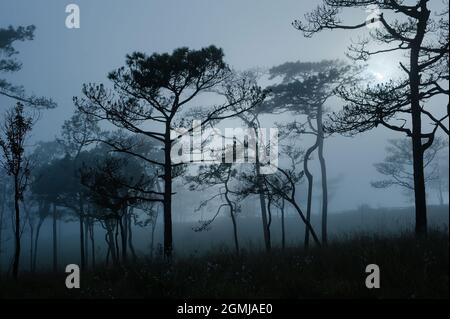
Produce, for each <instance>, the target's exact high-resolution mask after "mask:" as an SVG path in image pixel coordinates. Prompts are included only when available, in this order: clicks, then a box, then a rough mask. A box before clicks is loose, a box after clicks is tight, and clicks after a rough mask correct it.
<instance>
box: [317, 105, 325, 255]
mask: <svg viewBox="0 0 450 319" xmlns="http://www.w3.org/2000/svg"><path fill="white" fill-rule="evenodd" d="M322 107H323V106H322V105H320V106H319V107H318V109H317V138H318V143H319V148H318V155H319V162H320V174H321V180H322V244H323V245H325V246H326V245H327V242H328V185H327V166H326V163H325V157H324V155H323V146H324V145H323V144H324V140H325V137H324V132H323V123H322V113H323V110H322Z"/></svg>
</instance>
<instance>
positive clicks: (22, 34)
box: [0, 25, 56, 108]
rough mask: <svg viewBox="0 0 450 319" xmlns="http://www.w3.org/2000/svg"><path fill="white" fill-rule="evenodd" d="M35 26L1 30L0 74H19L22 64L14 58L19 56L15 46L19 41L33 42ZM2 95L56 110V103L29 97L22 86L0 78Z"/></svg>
mask: <svg viewBox="0 0 450 319" xmlns="http://www.w3.org/2000/svg"><path fill="white" fill-rule="evenodd" d="M35 29H36V28H35V26H33V25H30V26H27V27H22V26H20V27H17V28H14V27H12V26H9V27H8V28H6V29H5V28H0V73H8V72H17V71H19V70H20V69H21V68H22V64H21V63H20V62H19V61H18V60H17V59H15V58H14V56H15V55H17V54H18V52H17V50H16V49H15V48H14V46H13V44H14V42H17V41H27V40H33V38H34V31H35ZM0 95H4V96H7V97H9V98H12V99H14V100H17V101H20V102H22V103H24V104H25V105H30V106H34V107H40V108H54V107H56V103H55V102H53V101H52V100H51V99H48V98H45V97H36V96H27V95H26V94H25V90H24V89H23V87H22V86H16V85H13V84H11V83H9V82H8V81H6V80H5V79H1V78H0Z"/></svg>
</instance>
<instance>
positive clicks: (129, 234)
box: [127, 208, 137, 262]
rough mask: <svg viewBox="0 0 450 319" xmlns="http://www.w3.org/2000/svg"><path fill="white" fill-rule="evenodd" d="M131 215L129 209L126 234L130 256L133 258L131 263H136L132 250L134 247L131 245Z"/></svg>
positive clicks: (133, 250) (134, 252)
mask: <svg viewBox="0 0 450 319" xmlns="http://www.w3.org/2000/svg"><path fill="white" fill-rule="evenodd" d="M132 214H133V208H130V211H129V212H128V215H127V218H128V220H127V226H128V229H127V234H128V247H129V248H130V252H131V255H132V256H133V261H134V262H136V260H137V255H136V250H135V249H134V245H133V232H132V222H131V221H132V220H131V218H132Z"/></svg>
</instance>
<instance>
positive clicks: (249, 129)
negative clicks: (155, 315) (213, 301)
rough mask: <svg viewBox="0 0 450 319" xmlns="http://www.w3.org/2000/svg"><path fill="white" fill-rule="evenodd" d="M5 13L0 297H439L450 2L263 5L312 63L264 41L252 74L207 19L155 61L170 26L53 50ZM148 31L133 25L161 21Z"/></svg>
mask: <svg viewBox="0 0 450 319" xmlns="http://www.w3.org/2000/svg"><path fill="white" fill-rule="evenodd" d="M7 2H8V1H5V3H3V1H2V4H0V21H1V24H0V298H83V299H84V298H106V299H109V298H182V299H183V298H301V299H303V298H307V299H311V298H439V299H440V298H448V277H449V276H448V275H449V274H448V269H449V265H448V251H449V241H448V218H449V211H448V209H449V208H448V198H449V186H448V180H449V171H448V164H449V160H448V147H449V145H448V134H449V128H448V124H449V97H448V94H449V88H448V84H449V74H448V72H449V64H448V63H449V26H448V1H447V0H444V1H440V0H439V1H438V0H433V1H428V0H414V1H401V0H364V1H362V0H350V1H349V0H320V1H319V0H317V1H311V4H309V5H307V6H306V5H305V6H302V5H301V4H299V2H302V1H297V2H295V1H292V3H291V4H289V6H296V7H297V11H296V12H289V11H291V10H290V9H289V7H288V4H287V3H288V2H286V4H283V3H282V2H280V3H277V4H272V6H274V8H275V7H276V8H278V7H279V8H280V11H277V13H273V19H274V24H275V23H276V24H277V25H280V24H281V26H280V30H285V31H282V32H286V34H288V33H289V32H290V33H289V35H290V34H292V38H293V39H297V40H296V41H302V42H301V43H302V45H299V48H300V50H297V51H296V52H295V51H293V52H290V53H289V55H283V54H282V53H276V54H279V55H277V56H276V59H272V58H271V54H272V52H274V51H276V50H280V51H281V50H286V48H287V47H283V48H281V47H278V48H277V43H274V44H272V43H271V42H270V39H271V38H270V36H271V35H270V34H268V35H267V38H265V39H263V40H262V39H260V38H259V37H264V35H263V32H264V31H263V30H264V29H263V30H262V31H261V34H260V35H257V34H252V36H251V38H253V39H254V41H255V43H256V41H263V42H262V43H264V44H261V46H260V47H259V49H257V50H254V51H255V52H252V53H251V54H250V56H249V57H248V59H247V60H248V61H252V62H251V63H247V62H246V63H244V62H239V61H241V60H239V58H237V57H239V56H240V58H241V59H242V61H244V58H243V56H246V54H247V53H244V52H243V51H245V50H246V49H247V47H246V45H250V44H248V43H247V42H246V41H244V40H243V39H244V38H245V37H246V36H247V33H246V32H245V31H242V34H239V33H238V32H235V34H233V36H232V38H233V39H232V40H230V41H231V43H235V44H234V46H231V45H227V43H228V42H226V41H225V42H224V41H222V40H221V38H220V34H222V33H220V34H212V35H211V37H209V36H205V37H204V38H202V40H201V41H200V42H199V41H197V38H196V37H197V36H198V37H202V36H204V32H207V31H204V30H206V29H208V28H209V26H208V24H203V23H207V22H199V21H203V20H201V18H196V19H195V21H196V22H195V23H198V25H194V26H193V27H192V28H193V30H196V31H198V32H199V35H195V32H193V33H192V34H191V35H190V38H187V39H184V38H183V39H182V40H179V39H178V40H176V41H175V40H173V41H171V42H170V41H169V40H167V42H163V43H164V44H161V45H159V46H158V45H157V44H153V43H159V42H157V41H163V40H159V38H158V40H156V39H155V40H153V39H152V36H154V37H156V35H155V34H159V33H160V34H162V35H161V37H162V38H164V39H165V38H166V37H167V38H169V34H170V32H171V31H170V30H171V27H170V26H169V24H170V21H167V22H161V21H159V27H160V29H158V32H156V31H155V33H154V32H153V31H151V32H150V31H149V33H148V34H147V36H144V37H143V38H141V37H137V36H136V37H134V35H131V34H132V33H133V32H136V33H140V32H142V30H137V29H134V30H131V29H130V30H128V29H127V27H126V26H121V27H120V28H125V30H124V31H120V32H119V31H117V30H119V29H117V30H116V35H114V32H110V34H111V35H110V36H111V37H112V38H114V37H117V38H114V39H115V40H114V41H113V42H111V41H107V40H105V39H101V38H96V37H95V34H96V33H98V32H105V31H104V30H106V27H105V29H101V27H98V28H97V29H95V28H94V24H93V22H91V20H89V19H90V18H91V16H89V17H88V16H87V15H88V12H89V10H91V11H92V10H95V8H96V7H95V6H96V5H94V4H92V5H91V4H88V3H86V2H83V1H80V5H79V8H78V6H77V5H75V6H72V7H71V8H73V7H75V8H76V10H75V11H73V12H72V13H71V11H67V12H65V11H64V8H63V7H61V8H60V9H58V10H59V11H61V12H59V13H58V14H59V16H58V19H59V20H61V21H62V22H61V21H59V20H58V23H59V25H58V27H54V26H53V24H52V23H53V22H52V21H53V18H51V19H50V18H49V21H50V22H45V21H44V20H39V19H38V20H37V21H38V22H39V21H41V22H42V24H43V30H42V32H41V31H40V30H41V29H40V28H41V26H40V25H39V23H38V22H36V23H35V22H33V24H29V25H28V24H24V23H23V22H16V21H24V19H18V20H14V19H12V20H11V19H8V18H7V15H8V11H11V10H14V8H15V6H17V8H19V7H20V6H23V5H24V4H22V3H21V2H20V1H19V2H18V4H14V1H9V2H10V3H9V4H7ZM156 2H157V1H156ZM156 2H152V1H149V2H142V1H139V2H137V3H138V4H137V6H138V7H139V6H141V5H142V6H144V4H145V5H147V4H148V5H152V4H155V3H156ZM201 2H202V1H200V0H195V1H192V3H191V5H192V6H201V7H202V10H203V11H202V15H203V16H202V17H204V16H207V15H214V14H219V15H220V16H224V17H225V18H224V19H228V20H232V19H233V17H232V16H231V14H230V12H228V11H225V10H223V11H220V10H219V11H220V13H217V12H215V10H214V9H213V8H209V9H208V8H206V7H204V4H202V3H201ZM219 2H225V1H219ZM250 2H252V1H250ZM124 3H125V1H124ZM252 3H254V1H253V2H252ZM302 3H303V2H302ZM122 5H124V4H121V5H120V6H122ZM185 5H186V6H188V4H185ZM49 6H51V5H49ZM118 6H119V5H118ZM158 6H161V7H160V8H159V9H160V10H162V12H165V11H164V10H163V8H165V6H166V4H161V3H160V4H158ZM167 6H169V5H168V4H167ZM180 6H181V4H180ZM218 6H225V7H226V6H227V4H226V3H225V4H224V3H221V4H218ZM228 6H230V7H233V6H238V7H239V5H237V4H236V3H234V2H232V1H230V3H229V4H228ZM242 6H246V5H242ZM257 6H258V5H257ZM261 6H262V4H261ZM283 6H285V8H284V9H283ZM233 8H234V7H233ZM306 8H308V9H306ZM122 9H123V8H122ZM36 10H37V9H36ZM55 10H56V9H55ZM115 10H116V11H117V12H119V11H121V10H120V8H119V7H117V8H116V9H115ZM130 10H132V9H130ZM136 10H137V11H133V12H134V13H135V14H136V16H134V17H133V16H131V13H129V14H130V16H127V17H126V18H124V19H125V20H124V21H128V20H129V21H131V20H133V19H134V20H139V19H142V20H139V21H146V20H147V18H149V19H157V18H156V16H153V15H157V13H151V14H152V16H151V17H150V16H149V17H146V14H147V13H145V12H144V10H143V8H140V9H136ZM179 10H180V11H182V9H181V8H180V9H179ZM192 10H193V11H194V9H192ZM283 10H284V11H283ZM138 11H139V13H138ZM17 12H19V11H17ZM30 12H31V11H30ZM51 12H53V11H51ZM130 12H131V11H130ZM232 12H235V11H232ZM281 12H284V13H289V14H284V15H283V14H281ZM10 13H11V12H10ZM30 14H31V13H30ZM50 14H52V13H49V15H50ZM54 14H56V13H54ZM84 14H86V20H83V17H84ZM89 14H91V13H89ZM148 14H150V13H148ZM161 14H162V13H161ZM235 14H236V16H235V18H236V23H237V24H239V23H240V22H239V19H249V20H248V21H247V23H248V24H253V23H255V24H257V26H255V28H256V29H257V28H258V26H259V24H262V23H263V21H259V19H257V18H255V20H253V19H251V18H250V17H249V16H248V15H249V14H250V13H249V11H247V7H242V12H240V13H237V12H235ZM292 14H293V18H292V19H291V18H290V17H291V15H292ZM17 15H20V13H17ZM67 15H69V16H68V18H71V19H75V20H73V21H76V20H77V19H78V20H79V21H78V22H77V23H76V24H74V25H77V27H74V28H72V29H69V28H68V27H67V21H66V26H64V23H63V22H64V19H65V17H66V16H67ZM72 15H73V16H72ZM78 15H80V16H78ZM255 15H256V13H255ZM106 16H107V15H106ZM269 16H270V15H269ZM26 17H27V19H31V18H30V16H29V15H28V14H27V15H26ZM31 17H33V15H31ZM80 17H81V20H80ZM281 17H283V19H281ZM99 19H100V18H99ZM101 19H107V18H105V17H102V18H101ZM5 21H6V22H5ZM30 21H34V20H30ZM80 21H81V24H80ZM85 21H86V22H85ZM205 21H207V20H205ZM46 23H48V24H49V25H46ZM96 23H99V25H101V22H98V21H97V22H96ZM140 23H142V26H144V22H140ZM229 23H232V21H229ZM137 24H139V23H137ZM51 26H52V27H54V28H60V29H61V30H59V29H58V30H59V31H54V32H53V31H52V32H53V33H52V35H51V36H52V37H55V39H56V38H57V36H61V37H67V38H68V40H67V42H65V44H63V47H64V46H66V47H67V48H58V47H57V45H56V44H55V43H53V42H51V41H50V40H49V39H50V35H47V36H48V38H45V36H44V34H45V31H46V30H50V29H49V28H50V27H51ZM146 26H147V25H146ZM178 27H179V29H177V30H178V31H179V32H181V35H180V37H182V35H183V34H184V35H185V33H184V31H182V30H181V29H182V28H183V26H178ZM92 28H93V29H92ZM117 28H119V27H117ZM130 28H132V27H130ZM186 28H188V29H189V30H190V29H191V26H189V25H187V26H186ZM211 28H212V29H211V30H213V31H210V32H212V33H214V32H216V31H217V32H219V31H218V30H219V29H218V25H214V26H211ZM127 30H128V31H127ZM214 30H216V31H214ZM251 30H254V29H253V28H252V29H251ZM178 31H177V32H178ZM58 32H59V33H58ZM127 32H129V33H127ZM186 32H187V31H186ZM208 32H209V31H208ZM220 32H223V30H222V31H220ZM227 32H228V33H230V32H231V31H227ZM228 33H227V34H228ZM344 34H345V36H343V35H344ZM123 35H125V36H124V38H123V39H119V37H120V36H123ZM347 35H348V36H349V38H347ZM127 36H129V37H130V38H131V39H126V38H127ZM324 36H328V37H329V38H324ZM275 37H280V38H281V39H283V38H282V33H279V34H278V33H276V34H275ZM216 38H217V41H216V40H215V39H216ZM317 38H319V39H321V40H320V41H319V40H316V39H317ZM42 39H44V40H42ZM191 39H192V40H191ZM245 39H247V38H245ZM324 39H328V41H324ZM40 41H42V43H40ZM49 41H50V42H49ZM52 41H54V40H52ZM152 41H155V42H152ZM164 41H166V40H164ZM280 41H282V40H280ZM319 42H320V46H321V47H320V48H321V50H319V49H318V47H315V46H316V45H317V43H319ZM334 42H336V43H334ZM337 42H341V43H342V45H341V43H339V44H337ZM71 43H72V44H71ZM74 43H77V44H74ZM191 43H192V44H191ZM199 43H201V44H199ZM224 43H225V44H224ZM187 44H189V45H187ZM309 44H311V46H312V49H308V45H309ZM76 45H80V46H81V47H80V48H79V47H77V46H76ZM90 45H92V47H91V48H90V47H89V46H90ZM115 48H116V50H117V51H118V52H117V54H116V52H112V51H114V50H115ZM118 48H120V49H118ZM303 49H304V50H303ZM95 50H97V51H98V52H100V53H98V55H96V54H97V53H93V52H94V51H95ZM265 50H267V51H266V52H264V51H265ZM97 51H96V52H97ZM310 51H311V52H312V53H311V52H310ZM61 52H72V53H68V54H69V55H68V57H67V60H65V59H66V57H59V56H58V54H60V53H61ZM308 52H310V53H308ZM93 56H98V58H97V59H93V58H91V61H89V62H85V63H86V66H84V65H83V61H87V60H88V59H89V58H90V57H93ZM100 56H102V57H103V58H102V57H100ZM266 56H267V57H266ZM112 57H114V58H112ZM119 58H120V60H119ZM265 58H266V59H265ZM71 59H72V60H71ZM247 60H245V61H247ZM374 60H375V61H378V62H377V63H378V64H374V62H372V61H374ZM73 61H79V62H78V64H75V63H74V62H73ZM230 61H231V62H230ZM235 61H238V62H236V63H233V62H235ZM261 61H264V62H261ZM50 64H54V65H53V66H52V67H51V69H48V75H47V74H44V73H39V72H43V68H45V66H46V65H50ZM69 64H70V66H68V68H69V69H68V70H70V71H64V70H58V69H60V68H62V66H63V65H69ZM374 65H377V66H378V68H375V67H374ZM380 65H381V67H379V66H380ZM27 69H31V70H32V71H27ZM64 72H67V73H66V75H65V76H64V77H61V78H58V77H55V76H54V74H64ZM50 83H51V84H50ZM36 91H37V92H38V93H34V92H36ZM374 154H375V155H374ZM373 264H375V265H376V266H377V269H378V268H379V276H381V285H380V283H379V281H380V280H379V279H378V284H373V285H372V286H370V285H369V284H367V280H366V278H367V277H368V276H370V273H369V272H368V271H367V269H368V268H367V267H369V265H373ZM70 265H72V266H73V265H75V268H73V267H72V268H71V266H70ZM68 269H75V273H79V275H80V276H81V279H79V278H78V279H77V280H78V281H77V280H75V282H78V283H77V284H74V286H73V287H72V288H74V287H75V288H76V289H70V288H71V287H69V286H70V283H69V285H68V284H67V278H68V276H69V277H70V273H71V272H70V271H69V270H68ZM72 275H73V274H72ZM375 281H377V280H375Z"/></svg>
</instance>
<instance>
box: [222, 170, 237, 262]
mask: <svg viewBox="0 0 450 319" xmlns="http://www.w3.org/2000/svg"><path fill="white" fill-rule="evenodd" d="M230 176H231V169H230V170H229V171H228V176H227V180H226V181H225V200H226V201H227V205H228V207H229V209H230V217H231V222H232V223H233V239H234V248H235V249H236V255H238V256H239V254H240V249H239V238H238V231H237V222H236V216H235V214H234V207H233V203H232V202H231V200H230V197H229V196H228V192H229V189H228V181H229V180H230Z"/></svg>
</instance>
